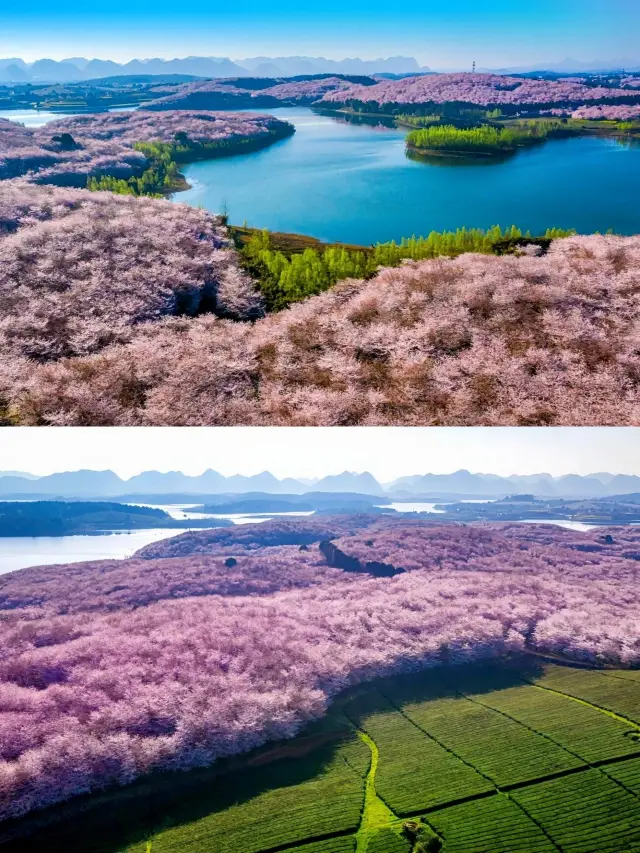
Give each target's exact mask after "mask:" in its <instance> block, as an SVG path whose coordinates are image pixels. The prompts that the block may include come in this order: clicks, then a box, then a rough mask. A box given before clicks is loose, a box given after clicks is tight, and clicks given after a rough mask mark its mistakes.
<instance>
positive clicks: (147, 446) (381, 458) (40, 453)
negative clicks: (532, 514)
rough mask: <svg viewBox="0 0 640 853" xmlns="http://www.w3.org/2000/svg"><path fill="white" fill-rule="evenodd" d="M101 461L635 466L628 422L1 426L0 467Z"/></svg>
mask: <svg viewBox="0 0 640 853" xmlns="http://www.w3.org/2000/svg"><path fill="white" fill-rule="evenodd" d="M79 468H93V469H96V470H102V469H106V468H110V469H111V470H113V471H115V472H116V473H118V474H120V476H122V477H131V476H133V475H134V474H137V473H139V472H140V471H144V470H149V469H156V470H160V471H170V470H179V471H184V473H186V474H199V473H201V472H202V471H203V470H205V469H206V468H214V469H215V470H216V471H219V472H220V473H222V474H225V475H227V476H228V475H230V474H236V473H239V474H257V473H259V472H261V471H264V470H267V469H268V470H269V471H271V472H272V473H273V474H275V475H276V476H277V477H322V476H324V475H326V474H337V473H340V472H341V471H344V470H349V471H365V470H367V471H371V473H372V474H374V475H375V476H376V477H377V478H378V479H379V480H381V481H382V482H388V481H390V480H393V479H395V478H396V477H400V476H403V475H406V474H424V473H428V472H431V473H436V474H448V473H451V472H452V471H456V470H458V469H460V468H467V469H468V470H470V471H474V472H482V473H492V474H501V475H508V474H535V473H539V472H548V473H550V474H553V475H559V474H568V473H574V474H589V473H594V472H597V471H610V472H611V473H614V474H617V473H621V474H640V430H639V429H637V428H635V429H634V428H612V429H608V428H596V427H590V428H569V427H562V428H560V427H558V428H508V427H504V428H503V427H489V428H483V427H477V428H476V427H460V428H448V427H440V428H434V427H431V428H424V429H422V428H417V427H413V428H403V427H372V428H366V427H363V428H359V427H345V428H338V427H334V428H324V429H323V428H311V427H309V428H286V427H280V428H270V427H262V428H256V427H219V428H202V427H198V428H193V429H192V428H186V427H182V428H160V427H154V428H140V427H133V428H127V427H104V428H103V427H95V428H89V427H58V428H48V429H38V428H31V429H30V428H27V427H16V428H12V429H5V430H0V470H21V471H27V472H30V473H33V474H51V473H53V472H55V471H64V470H77V469H79Z"/></svg>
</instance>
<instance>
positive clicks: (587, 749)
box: [473, 685, 639, 762]
mask: <svg viewBox="0 0 640 853" xmlns="http://www.w3.org/2000/svg"><path fill="white" fill-rule="evenodd" d="M473 698H474V699H477V700H478V701H481V702H483V703H484V704H486V705H488V706H489V707H491V708H494V709H495V710H497V711H501V712H502V713H503V714H508V715H509V717H511V718H513V719H515V720H517V721H518V722H519V723H521V724H522V725H523V726H527V727H528V728H530V729H532V730H533V731H536V732H539V733H541V734H543V735H546V736H547V737H548V738H551V739H552V740H553V741H554V742H555V743H557V744H559V745H560V746H561V747H564V748H565V749H566V750H569V751H571V752H573V753H574V754H576V755H578V756H580V758H582V759H584V760H585V761H588V762H592V761H600V760H602V759H606V758H617V757H619V756H622V755H630V754H632V753H634V752H638V750H639V747H638V745H637V744H635V743H634V742H633V741H632V740H630V739H629V738H628V737H627V736H626V735H627V733H628V731H629V725H628V724H625V723H623V722H620V721H619V720H616V719H614V718H613V717H609V716H607V714H604V713H602V712H601V711H598V710H597V709H595V708H591V707H589V706H588V705H583V704H581V703H580V702H575V701H574V700H573V699H569V698H566V699H565V698H564V697H562V696H558V695H557V694H555V693H551V692H550V691H548V690H542V689H540V688H539V687H533V686H527V685H525V686H522V687H510V688H507V689H506V690H499V691H494V692H492V693H491V694H489V695H484V694H481V695H478V694H476V695H475V696H474V697H473Z"/></svg>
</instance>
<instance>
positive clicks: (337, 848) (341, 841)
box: [282, 835, 356, 853]
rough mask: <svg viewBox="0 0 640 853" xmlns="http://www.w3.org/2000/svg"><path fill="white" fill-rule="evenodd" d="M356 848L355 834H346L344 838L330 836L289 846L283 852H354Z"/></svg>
mask: <svg viewBox="0 0 640 853" xmlns="http://www.w3.org/2000/svg"><path fill="white" fill-rule="evenodd" d="M355 849H356V839H355V836H354V835H346V836H343V837H342V838H328V839H326V840H325V841H316V842H315V843H312V844H301V845H299V846H298V847H288V848H287V849H286V850H283V851H282V853H353V851H354V850H355Z"/></svg>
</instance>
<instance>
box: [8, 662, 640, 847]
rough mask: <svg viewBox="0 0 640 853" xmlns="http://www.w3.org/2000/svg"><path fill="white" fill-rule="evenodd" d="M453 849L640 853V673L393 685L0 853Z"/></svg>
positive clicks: (480, 673)
mask: <svg viewBox="0 0 640 853" xmlns="http://www.w3.org/2000/svg"><path fill="white" fill-rule="evenodd" d="M2 833H4V834H2ZM439 850H442V851H444V852H445V853H553V851H560V853H640V672H638V671H623V670H589V669H585V668H577V667H569V666H563V665H558V664H552V663H542V662H533V661H529V662H524V661H517V662H515V661H510V662H509V661H507V662H500V663H495V664H491V665H475V666H466V667H448V668H446V669H439V670H431V671H426V672H422V673H416V674H407V675H403V676H400V677H395V678H390V679H386V680H378V681H376V682H374V683H371V684H369V685H364V686H362V687H360V688H358V689H357V690H352V691H350V692H349V693H348V694H344V695H342V696H341V697H340V698H339V700H338V701H337V702H335V703H334V705H333V706H332V708H331V710H330V713H329V714H328V715H327V717H325V718H324V719H323V720H321V721H319V722H318V723H317V724H315V725H314V726H313V727H311V728H309V729H307V730H305V731H304V732H303V733H302V735H301V736H300V737H298V738H296V739H295V740H293V741H288V742H283V743H278V744H275V745H274V744H271V745H270V746H268V747H265V748H263V749H262V750H259V751H257V752H255V753H253V754H251V755H249V756H248V757H243V758H242V759H233V760H229V762H228V763H227V765H224V766H222V765H221V766H220V767H214V768H211V769H208V770H198V771H190V772H185V773H174V774H163V775H159V776H157V777H155V778H150V779H147V780H145V781H144V782H139V783H136V784H134V785H131V786H129V787H128V788H123V789H119V790H115V791H108V792H105V793H103V794H100V795H94V796H93V797H90V798H86V799H84V800H76V801H72V802H70V803H68V804H67V805H66V806H64V807H58V808H57V809H53V810H51V811H50V812H48V813H47V812H45V813H42V815H41V816H40V817H38V818H37V819H36V818H34V817H31V818H30V819H29V822H28V823H27V821H22V822H16V823H15V824H14V825H13V826H8V827H6V828H5V829H4V830H0V851H1V853H27V851H47V853H71V851H73V853H428V852H429V851H431V853H433V852H434V851H439Z"/></svg>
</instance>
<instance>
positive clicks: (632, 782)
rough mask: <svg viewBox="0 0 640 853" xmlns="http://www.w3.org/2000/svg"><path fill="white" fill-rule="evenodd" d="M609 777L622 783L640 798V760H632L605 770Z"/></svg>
mask: <svg viewBox="0 0 640 853" xmlns="http://www.w3.org/2000/svg"><path fill="white" fill-rule="evenodd" d="M603 770H604V772H605V773H606V774H607V776H611V778H612V779H615V780H616V782H620V784H621V785H623V786H624V787H625V788H627V789H628V790H629V791H631V793H632V794H635V795H636V797H640V758H630V759H628V760H627V761H620V762H618V763H616V764H611V765H609V766H607V767H604V768H603Z"/></svg>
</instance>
